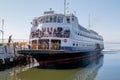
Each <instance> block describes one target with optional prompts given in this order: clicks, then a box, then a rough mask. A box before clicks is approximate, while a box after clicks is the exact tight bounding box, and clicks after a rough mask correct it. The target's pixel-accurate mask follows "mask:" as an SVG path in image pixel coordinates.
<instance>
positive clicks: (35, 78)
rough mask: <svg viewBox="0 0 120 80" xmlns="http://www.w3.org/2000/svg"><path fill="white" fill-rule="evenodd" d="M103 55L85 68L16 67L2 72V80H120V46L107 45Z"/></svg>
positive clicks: (0, 79) (0, 77)
mask: <svg viewBox="0 0 120 80" xmlns="http://www.w3.org/2000/svg"><path fill="white" fill-rule="evenodd" d="M102 53H103V54H104V56H101V57H100V58H97V59H95V60H94V61H93V62H92V63H90V64H89V65H88V66H86V67H84V68H82V67H80V68H76V69H40V68H37V67H33V68H29V66H23V67H14V68H11V69H7V70H4V71H0V80H120V75H119V74H120V71H119V68H120V44H107V45H105V50H104V51H102ZM32 66H33V65H31V67H32Z"/></svg>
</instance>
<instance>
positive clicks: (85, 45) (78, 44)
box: [73, 43, 92, 47]
mask: <svg viewBox="0 0 120 80" xmlns="http://www.w3.org/2000/svg"><path fill="white" fill-rule="evenodd" d="M73 46H76V47H78V46H82V47H83V46H84V47H88V46H92V44H80V43H76V44H75V43H73Z"/></svg>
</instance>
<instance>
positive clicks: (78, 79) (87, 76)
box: [69, 56, 103, 80]
mask: <svg viewBox="0 0 120 80" xmlns="http://www.w3.org/2000/svg"><path fill="white" fill-rule="evenodd" d="M102 65H103V56H101V57H99V58H97V59H96V60H94V61H93V62H92V63H91V64H89V65H88V66H87V67H86V68H83V69H82V70H81V71H78V72H77V73H76V74H75V75H74V76H73V77H72V78H71V79H69V80H94V78H95V77H96V75H97V72H98V69H99V68H100V67H101V66H102Z"/></svg>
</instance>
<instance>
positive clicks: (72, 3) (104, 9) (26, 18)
mask: <svg viewBox="0 0 120 80" xmlns="http://www.w3.org/2000/svg"><path fill="white" fill-rule="evenodd" d="M67 2H68V3H69V5H68V9H67V11H69V13H74V12H75V11H76V16H77V17H78V20H79V23H80V24H81V25H82V26H84V27H86V28H87V27H88V15H89V14H90V15H91V27H90V28H91V29H93V30H95V31H97V32H98V33H99V34H101V35H102V36H103V38H104V41H105V42H120V9H119V8H120V5H119V4H120V0H67ZM63 3H64V0H0V20H1V19H5V25H4V30H5V36H4V37H5V38H8V37H9V35H13V37H12V38H13V39H29V33H30V28H31V24H30V22H31V21H32V19H33V18H34V17H39V16H40V15H41V14H43V12H44V11H47V10H49V8H52V9H53V10H54V11H55V12H57V13H63V11H64V10H63V9H64V7H63V5H64V4H63ZM1 26H2V24H1V22H0V29H1ZM0 36H1V33H0ZM0 39H1V38H0Z"/></svg>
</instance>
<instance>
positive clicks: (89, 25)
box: [88, 14, 91, 29]
mask: <svg viewBox="0 0 120 80" xmlns="http://www.w3.org/2000/svg"><path fill="white" fill-rule="evenodd" d="M90 27H91V21H90V14H89V15H88V29H90Z"/></svg>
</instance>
